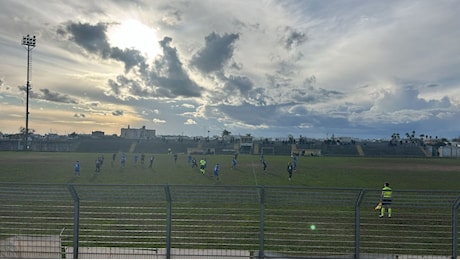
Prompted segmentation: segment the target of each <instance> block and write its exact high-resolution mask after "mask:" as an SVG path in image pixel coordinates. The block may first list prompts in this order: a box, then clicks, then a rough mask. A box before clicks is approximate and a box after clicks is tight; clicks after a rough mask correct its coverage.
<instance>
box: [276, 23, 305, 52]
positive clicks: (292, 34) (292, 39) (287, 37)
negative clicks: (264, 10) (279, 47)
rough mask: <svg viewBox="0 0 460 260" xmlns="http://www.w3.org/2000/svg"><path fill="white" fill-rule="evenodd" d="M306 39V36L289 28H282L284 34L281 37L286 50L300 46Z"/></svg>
mask: <svg viewBox="0 0 460 260" xmlns="http://www.w3.org/2000/svg"><path fill="white" fill-rule="evenodd" d="M307 39H308V38H307V35H306V34H305V33H304V32H300V31H298V30H296V29H294V28H292V27H289V26H287V27H285V28H284V34H283V36H282V37H281V41H282V43H283V46H284V48H286V49H288V50H290V49H292V48H294V47H296V46H299V45H301V44H302V43H304V42H305V41H307Z"/></svg>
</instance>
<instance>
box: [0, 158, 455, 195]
mask: <svg viewBox="0 0 460 260" xmlns="http://www.w3.org/2000/svg"><path fill="white" fill-rule="evenodd" d="M101 155H103V156H104V157H105V160H104V164H103V166H102V170H101V172H100V173H99V174H97V173H96V172H95V161H96V159H97V157H98V156H101ZM120 156H121V154H117V157H116V159H115V161H113V162H112V154H92V153H40V152H0V165H1V168H2V170H1V174H0V182H19V183H78V184H190V185H265V186H270V185H272V186H285V185H300V186H307V187H346V188H368V189H380V188H381V185H382V183H383V182H384V181H388V182H390V184H391V186H392V187H393V189H429V190H431V189H435V190H456V189H458V188H459V187H458V183H460V161H458V160H456V159H440V158H368V157H299V159H298V164H297V171H295V172H294V173H293V178H292V180H291V181H289V180H288V174H287V170H286V165H287V163H288V162H289V161H291V160H292V158H291V157H289V156H267V155H266V156H265V159H266V161H267V163H268V168H267V171H266V172H265V173H264V172H263V167H262V163H261V162H260V157H259V156H258V155H239V157H238V164H237V167H236V169H231V163H232V155H208V156H206V159H207V161H208V167H207V171H206V174H205V175H204V176H203V175H201V173H200V172H199V169H197V168H192V167H191V165H190V164H188V162H187V156H186V155H184V154H180V155H179V158H178V160H177V162H176V163H175V162H174V158H173V156H172V155H169V154H155V155H154V156H155V160H154V163H153V167H152V168H149V167H148V165H149V158H150V154H146V160H145V165H144V166H142V165H141V163H140V159H139V161H138V163H137V164H134V159H133V158H134V154H127V161H126V166H125V167H124V168H122V167H121V164H120ZM139 158H140V154H139ZM195 158H196V159H197V160H200V159H201V158H203V157H202V156H195ZM76 160H79V161H80V164H81V176H80V177H74V174H73V171H74V170H73V166H74V163H75V161H76ZM216 163H219V164H220V180H219V181H217V180H216V179H215V178H214V177H212V170H213V168H214V165H215V164H216Z"/></svg>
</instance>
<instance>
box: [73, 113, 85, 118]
mask: <svg viewBox="0 0 460 260" xmlns="http://www.w3.org/2000/svg"><path fill="white" fill-rule="evenodd" d="M73 117H75V118H85V117H86V116H85V114H81V113H80V114H78V113H76V114H74V115H73Z"/></svg>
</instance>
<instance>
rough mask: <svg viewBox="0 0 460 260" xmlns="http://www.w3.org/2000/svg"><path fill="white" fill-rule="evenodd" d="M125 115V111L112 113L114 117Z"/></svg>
mask: <svg viewBox="0 0 460 260" xmlns="http://www.w3.org/2000/svg"><path fill="white" fill-rule="evenodd" d="M123 114H124V112H123V110H115V111H113V112H112V115H113V116H122V115H123Z"/></svg>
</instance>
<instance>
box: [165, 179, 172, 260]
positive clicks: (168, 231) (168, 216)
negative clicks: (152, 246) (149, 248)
mask: <svg viewBox="0 0 460 260" xmlns="http://www.w3.org/2000/svg"><path fill="white" fill-rule="evenodd" d="M165 195H166V258H167V259H170V258H171V203H172V202H171V192H170V190H169V185H166V186H165Z"/></svg>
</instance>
